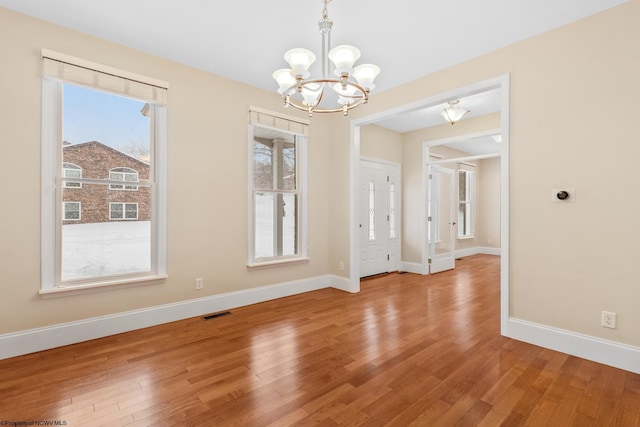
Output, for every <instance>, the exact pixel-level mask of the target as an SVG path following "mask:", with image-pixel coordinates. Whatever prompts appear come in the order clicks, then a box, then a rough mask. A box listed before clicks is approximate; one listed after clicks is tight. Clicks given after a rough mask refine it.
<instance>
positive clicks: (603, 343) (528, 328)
mask: <svg viewBox="0 0 640 427" xmlns="http://www.w3.org/2000/svg"><path fill="white" fill-rule="evenodd" d="M502 334H503V335H504V336H507V337H509V338H513V339H516V340H519V341H524V342H527V343H530V344H534V345H539V346H542V347H546V348H550V349H552V350H555V351H559V352H562V353H566V354H570V355H572V356H577V357H581V358H583V359H587V360H592V361H594V362H598V363H603V364H605V365H609V366H613V367H616V368H620V369H624V370H626V371H630V372H634V373H636V374H640V347H634V346H630V345H626V344H621V343H618V342H615V341H609V340H605V339H602V338H596V337H592V336H590V335H584V334H579V333H577V332H572V331H567V330H564V329H558V328H554V327H551V326H546V325H540V324H538V323H533V322H528V321H525V320H520V319H515V318H509V319H508V321H507V322H506V328H505V329H504V330H503V331H502Z"/></svg>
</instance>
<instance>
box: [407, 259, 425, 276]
mask: <svg viewBox="0 0 640 427" xmlns="http://www.w3.org/2000/svg"><path fill="white" fill-rule="evenodd" d="M400 271H405V272H407V273H415V274H423V275H425V274H429V265H428V264H419V263H417V262H404V261H400Z"/></svg>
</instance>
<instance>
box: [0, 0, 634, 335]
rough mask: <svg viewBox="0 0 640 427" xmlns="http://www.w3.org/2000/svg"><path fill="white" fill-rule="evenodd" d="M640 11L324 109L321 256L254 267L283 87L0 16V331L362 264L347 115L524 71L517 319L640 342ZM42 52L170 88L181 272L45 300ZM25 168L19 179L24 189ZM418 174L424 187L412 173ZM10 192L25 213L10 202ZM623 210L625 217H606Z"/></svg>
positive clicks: (314, 157) (315, 173)
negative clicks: (267, 121)
mask: <svg viewBox="0 0 640 427" xmlns="http://www.w3.org/2000/svg"><path fill="white" fill-rule="evenodd" d="M638 16H640V1H639V0H631V1H630V2H629V3H626V4H623V5H621V6H619V7H616V8H614V9H611V10H608V11H605V12H602V13H600V14H597V15H594V16H592V17H590V18H587V19H584V20H581V21H578V22H576V23H574V24H570V25H567V26H565V27H562V28H560V29H558V30H554V31H551V32H548V33H545V34H542V35H540V36H537V37H534V38H531V39H529V40H526V41H523V42H520V43H516V44H514V45H511V46H508V47H506V48H503V49H500V50H498V51H496V52H493V53H490V54H488V55H484V56H481V57H478V58H476V59H473V60H471V61H468V62H465V63H463V64H460V65H457V66H455V67H452V68H450V69H447V70H443V71H441V72H438V73H434V74H431V75H429V76H426V77H424V78H421V79H419V80H417V81H415V82H413V83H412V84H408V85H403V86H399V87H396V88H394V89H392V90H388V91H385V92H382V93H379V94H377V95H373V96H372V97H371V101H370V102H369V104H367V105H366V106H363V107H362V108H359V109H356V110H354V111H353V112H352V113H351V114H350V116H349V117H348V118H344V117H322V116H319V117H313V119H312V121H313V124H312V127H311V138H310V150H309V151H310V152H309V159H310V170H309V171H310V177H309V178H310V179H309V181H310V194H309V217H310V218H309V220H310V224H312V226H311V227H310V236H309V245H310V249H309V252H310V255H311V257H312V260H311V262H310V263H308V264H304V265H298V266H293V267H284V268H277V269H271V270H262V271H259V272H247V271H246V268H245V263H246V241H247V235H246V233H247V232H246V216H245V212H246V210H247V206H246V203H247V197H246V191H247V188H246V186H247V183H246V170H245V169H246V163H247V162H246V156H247V148H246V146H247V144H246V133H247V130H246V123H247V119H246V110H247V108H248V106H249V105H250V104H252V105H257V106H260V107H263V108H269V109H272V110H275V111H279V108H280V105H281V102H280V100H279V99H278V97H274V96H273V94H272V93H268V92H265V91H260V90H257V89H254V88H250V87H248V86H244V85H241V84H238V83H235V82H233V81H229V80H225V79H223V78H220V77H217V76H213V75H211V74H207V73H204V72H202V71H198V70H195V69H191V68H188V67H184V66H181V65H178V64H175V63H172V62H169V61H166V60H162V59H160V58H157V57H153V56H150V55H146V54H143V53H140V52H137V51H133V50H131V49H128V48H124V47H121V46H116V45H113V44H111V43H107V42H104V41H100V40H97V39H95V38H91V37H88V36H85V35H82V34H79V33H76V32H73V31H69V30H66V29H61V28H59V27H56V26H53V25H50V24H46V23H43V22H40V21H36V20H33V19H30V18H26V17H23V16H21V15H17V14H15V13H12V12H9V11H6V10H4V9H0V28H1V29H2V31H3V34H10V35H11V36H10V37H2V38H0V51H1V52H2V54H3V58H5V61H4V62H3V66H2V68H1V69H0V93H1V94H2V102H0V129H2V144H3V148H4V151H3V152H4V153H5V155H3V156H0V174H1V175H0V182H2V184H1V185H2V193H3V197H4V199H3V200H4V201H5V202H4V204H3V206H4V207H5V209H2V214H1V215H2V217H1V219H2V221H0V236H2V237H1V240H0V272H1V273H2V279H1V282H0V292H1V294H2V298H0V333H5V332H13V331H20V330H24V329H28V328H33V327H38V326H44V325H50V324H54V323H59V322H66V321H73V320H79V319H85V318H88V317H94V316H100V315H105V314H110V313H117V312H120V311H125V310H131V309H136V308H141V307H149V306H154V305H158V304H163V303H169V302H175V301H182V300H186V299H190V298H197V297H200V296H206V295H211V294H216V293H221V292H227V291H232V290H239V289H247V288H251V287H254V286H259V285H263V284H269V283H277V282H282V281H288V280H294V279H298V278H304V277H312V276H316V275H318V274H326V273H327V272H331V273H335V274H338V275H343V276H344V275H345V274H348V273H349V272H348V269H347V271H345V272H342V271H339V270H338V261H344V262H345V263H346V265H349V264H348V263H349V261H350V258H349V253H350V247H349V236H350V229H349V209H350V208H349V207H350V203H351V194H350V191H349V186H348V185H347V183H348V182H349V177H350V170H349V167H350V160H349V159H350V154H351V153H350V141H349V135H350V131H349V123H350V120H353V119H357V118H361V117H364V116H366V115H370V114H373V113H376V112H381V111H385V110H389V109H391V108H394V107H398V106H400V105H404V104H408V103H410V102H415V101H417V100H420V99H424V98H427V97H430V96H435V95H438V94H440V93H444V92H447V91H450V90H453V89H455V88H459V87H463V86H467V85H470V84H473V83H476V82H479V81H483V80H485V79H488V78H493V77H495V76H498V75H502V74H504V73H509V74H510V77H511V80H510V85H511V94H510V102H511V109H510V114H511V116H510V117H511V122H510V127H511V134H510V139H511V141H510V149H511V158H510V170H511V173H510V177H509V180H510V185H511V192H510V197H511V204H510V212H511V236H510V245H511V246H510V255H511V272H510V285H511V290H510V296H511V301H510V304H511V315H512V316H514V317H516V318H520V319H524V320H527V321H531V322H537V323H541V324H546V325H550V326H554V327H558V328H563V329H567V330H570V331H574V332H577V333H582V334H587V335H592V336H596V337H601V338H605V339H610V340H613V341H618V342H622V343H626V344H630V345H636V346H637V345H640V334H638V332H637V325H639V324H640V310H638V309H637V302H638V301H640V285H638V279H637V272H636V269H635V266H636V264H637V259H636V258H637V249H636V248H635V242H636V241H638V240H639V239H640V226H639V225H638V224H637V223H636V222H634V220H633V218H634V217H633V215H631V214H630V212H635V211H636V208H637V207H638V206H636V205H637V201H636V200H635V199H634V198H630V197H629V194H633V191H634V188H633V187H632V185H634V184H635V183H636V182H638V181H640V169H639V168H637V166H636V164H635V163H636V162H637V159H638V158H639V157H640V143H639V141H640V127H638V126H636V123H635V122H634V121H633V120H632V119H631V120H621V119H620V117H619V116H618V112H619V109H618V108H615V107H616V106H619V105H620V103H621V102H623V101H624V100H631V101H628V102H624V106H625V109H626V110H625V113H626V114H625V117H626V118H633V117H635V116H637V115H638V113H640V105H638V103H637V102H633V100H634V99H637V98H638V96H639V95H640V82H639V81H638V78H637V77H638V76H639V75H640V57H639V56H638V55H637V54H636V52H638V51H639V48H640V26H638V25H637V22H636V21H637V17H638ZM42 47H47V48H50V49H53V50H57V51H61V52H64V53H67V54H70V55H74V56H78V57H83V58H86V59H89V60H92V61H96V62H100V63H104V64H108V65H111V66H114V67H117V68H122V69H126V70H130V71H132V72H136V73H140V74H145V75H149V76H153V77H157V78H160V79H163V80H166V81H168V82H169V83H170V84H171V88H170V93H169V96H170V98H169V111H170V127H169V129H170V130H169V140H170V146H169V158H170V174H169V235H168V247H169V249H168V272H169V275H170V278H169V280H168V281H167V282H166V283H165V284H163V285H158V286H150V287H140V288H131V289H126V290H118V291H111V292H102V293H96V294H90V295H82V296H75V297H66V298H59V299H54V300H42V299H41V298H40V297H39V296H38V295H37V291H38V288H39V274H40V272H39V259H40V256H39V253H40V233H39V231H40V218H39V215H40V182H39V180H40V176H39V170H40V77H41V71H40V59H39V52H40V49H41V48H42ZM7 58H9V59H7ZM388 72H392V70H390V71H388ZM207 99H210V100H212V101H210V102H206V101H205V100H207ZM217 100H219V101H217ZM461 124H462V123H461ZM409 148H410V147H408V145H407V144H404V145H403V158H405V159H407V157H406V156H407V154H409V155H411V154H413V153H412V152H411V151H410V150H409ZM603 153H615V156H616V158H615V161H613V162H605V161H603V157H602V156H603ZM358 156H359V152H358ZM411 159H412V161H413V159H414V157H413V156H412V157H411ZM417 160H418V162H419V156H418V157H417ZM194 162H195V165H194ZM406 163H407V161H406V160H405V164H406ZM194 166H195V167H194ZM229 177H234V178H236V179H233V180H230V179H229ZM18 178H19V179H20V183H19V185H14V183H15V182H16V180H17V179H18ZM221 183H224V184H225V185H220V184H221ZM403 185H404V187H405V190H407V191H410V187H411V186H412V185H415V183H414V182H412V181H410V182H406V181H405V182H403ZM561 186H573V187H575V188H576V190H577V200H576V202H575V203H570V204H558V203H551V202H550V192H551V189H552V188H557V187H561ZM185 189H190V190H193V191H185ZM329 190H331V197H329ZM202 194H210V196H211V197H210V198H203V197H202ZM8 203H11V207H12V209H7V206H9V204H8ZM185 206H187V207H197V209H194V210H187V209H185ZM612 217H615V218H616V220H617V221H618V222H621V221H625V220H627V221H628V222H626V223H625V226H617V227H607V226H604V225H603V224H604V221H605V220H606V219H607V218H612ZM327 231H328V233H327ZM195 277H204V278H205V290H204V291H200V292H196V291H194V290H193V280H194V278H195ZM601 310H608V311H614V312H617V313H618V328H617V329H616V330H610V329H603V328H601V327H600V326H599V320H600V311H601Z"/></svg>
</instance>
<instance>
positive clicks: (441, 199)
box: [427, 165, 456, 274]
mask: <svg viewBox="0 0 640 427" xmlns="http://www.w3.org/2000/svg"><path fill="white" fill-rule="evenodd" d="M455 215H456V210H455V173H454V170H453V169H448V168H443V167H440V166H436V165H429V196H428V200H427V241H428V242H429V274H432V273H439V272H441V271H446V270H451V269H453V268H455V262H456V261H455V256H454V252H455V249H456V247H455V243H456V240H455V225H456V222H455Z"/></svg>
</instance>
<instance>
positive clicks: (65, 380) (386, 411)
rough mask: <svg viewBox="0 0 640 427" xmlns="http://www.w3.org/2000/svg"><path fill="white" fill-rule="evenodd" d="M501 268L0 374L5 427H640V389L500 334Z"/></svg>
mask: <svg viewBox="0 0 640 427" xmlns="http://www.w3.org/2000/svg"><path fill="white" fill-rule="evenodd" d="M499 263H500V259H499V258H498V257H493V256H487V255H477V256H474V257H468V258H465V259H463V260H461V261H458V263H457V268H456V270H455V271H452V272H446V273H440V274H437V275H434V276H431V277H425V276H418V275H414V274H390V275H387V276H382V277H376V278H373V279H369V280H365V281H363V282H362V292H361V293H359V294H354V295H352V294H348V293H344V292H341V291H338V290H334V289H324V290H320V291H315V292H310V293H306V294H303V295H297V296H293V297H288V298H283V299H279V300H275V301H270V302H266V303H261V304H256V305H253V306H249V307H243V308H238V309H234V310H231V312H232V314H231V315H228V316H223V317H218V318H215V319H211V320H207V321H205V320H202V319H201V318H193V319H188V320H184V321H180V322H174V323H170V324H166V325H161V326H156V327H152V328H148V329H143V330H139V331H134V332H129V333H125V334H120V335H116V336H112V337H107V338H103V339H99V340H94V341H89V342H85V343H80V344H76V345H71V346H67V347H62V348H58V349H53V350H48V351H43V352H40V353H35V354H31V355H26V356H21V357H16V358H13V359H8V360H4V361H0V396H2V398H1V399H0V421H43V420H48V421H60V422H62V421H64V422H66V425H67V426H94V425H96V426H97V425H110V426H119V425H131V426H147V425H167V426H168V425H180V426H189V425H191V426H287V425H302V426H306V425H319V426H360V425H362V426H383V425H389V426H403V427H404V426H455V425H460V426H499V425H505V426H520V425H530V426H634V427H635V426H638V425H640V375H637V374H633V373H629V372H625V371H622V370H619V369H615V368H611V367H607V366H604V365H600V364H598V363H594V362H590V361H587V360H582V359H579V358H576V357H572V356H568V355H566V354H562V353H558V352H555V351H551V350H546V349H543V348H541V347H536V346H533V345H529V344H525V343H522V342H518V341H514V340H511V339H507V338H504V337H501V336H500V335H499Z"/></svg>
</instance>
